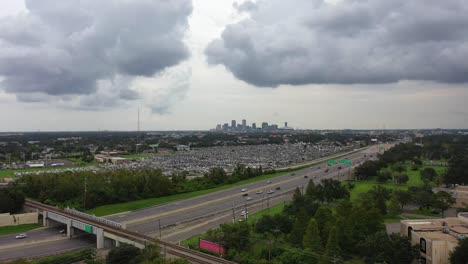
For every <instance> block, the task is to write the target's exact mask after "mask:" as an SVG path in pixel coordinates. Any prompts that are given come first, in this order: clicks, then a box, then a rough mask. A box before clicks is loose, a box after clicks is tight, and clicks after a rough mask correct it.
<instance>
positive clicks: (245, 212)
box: [241, 210, 249, 216]
mask: <svg viewBox="0 0 468 264" xmlns="http://www.w3.org/2000/svg"><path fill="white" fill-rule="evenodd" d="M248 213H249V212H248V211H245V210H244V211H241V216H244V215H246V214H248Z"/></svg>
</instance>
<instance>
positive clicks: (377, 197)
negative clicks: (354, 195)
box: [363, 185, 390, 215]
mask: <svg viewBox="0 0 468 264" xmlns="http://www.w3.org/2000/svg"><path fill="white" fill-rule="evenodd" d="M365 196H367V197H368V198H370V199H369V201H367V202H368V203H370V204H373V206H374V207H375V208H378V209H379V210H380V213H381V214H382V215H386V214H387V200H388V199H390V191H389V190H388V189H387V188H385V187H382V186H380V185H377V186H374V187H373V188H372V189H371V190H370V191H368V192H367V193H366V194H365ZM363 202H366V201H363Z"/></svg>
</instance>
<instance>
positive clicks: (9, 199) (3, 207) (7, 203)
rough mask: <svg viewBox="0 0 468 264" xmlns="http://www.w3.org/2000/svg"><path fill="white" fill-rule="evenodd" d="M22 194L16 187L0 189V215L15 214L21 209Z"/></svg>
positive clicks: (22, 202)
mask: <svg viewBox="0 0 468 264" xmlns="http://www.w3.org/2000/svg"><path fill="white" fill-rule="evenodd" d="M24 200H25V198H24V194H23V193H22V192H21V191H19V190H18V189H17V188H16V187H14V186H12V185H10V186H9V187H8V188H5V189H0V213H16V212H19V211H20V210H21V209H22V208H23V204H24Z"/></svg>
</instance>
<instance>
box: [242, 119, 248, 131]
mask: <svg viewBox="0 0 468 264" xmlns="http://www.w3.org/2000/svg"><path fill="white" fill-rule="evenodd" d="M246 127H247V120H245V119H242V128H244V129H245V128H246Z"/></svg>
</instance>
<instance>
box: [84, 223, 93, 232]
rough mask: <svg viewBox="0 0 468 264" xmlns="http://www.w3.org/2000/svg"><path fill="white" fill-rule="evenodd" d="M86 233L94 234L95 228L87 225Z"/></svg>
mask: <svg viewBox="0 0 468 264" xmlns="http://www.w3.org/2000/svg"><path fill="white" fill-rule="evenodd" d="M84 229H85V232H88V233H92V232H93V226H90V225H85V228H84Z"/></svg>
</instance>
